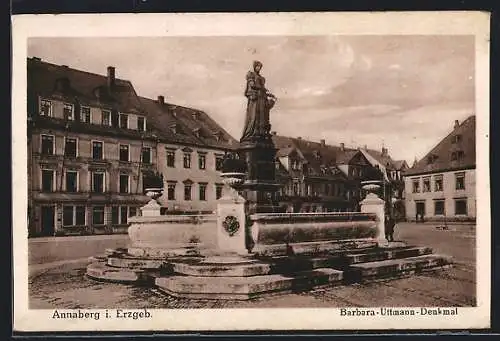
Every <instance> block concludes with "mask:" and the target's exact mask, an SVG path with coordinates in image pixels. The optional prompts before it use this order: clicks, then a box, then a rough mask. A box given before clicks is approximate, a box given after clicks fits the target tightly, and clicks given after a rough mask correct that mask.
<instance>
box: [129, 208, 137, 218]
mask: <svg viewBox="0 0 500 341" xmlns="http://www.w3.org/2000/svg"><path fill="white" fill-rule="evenodd" d="M136 215H137V208H136V207H129V208H128V216H129V217H135V216H136Z"/></svg>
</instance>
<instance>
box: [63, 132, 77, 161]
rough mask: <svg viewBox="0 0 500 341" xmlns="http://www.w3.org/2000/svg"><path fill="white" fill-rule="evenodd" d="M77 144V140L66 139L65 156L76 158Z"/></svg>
mask: <svg viewBox="0 0 500 341" xmlns="http://www.w3.org/2000/svg"><path fill="white" fill-rule="evenodd" d="M76 154H77V142H76V139H75V138H72V137H66V139H65V140H64V156H68V157H76Z"/></svg>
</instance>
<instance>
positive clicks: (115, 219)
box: [111, 206, 120, 225]
mask: <svg viewBox="0 0 500 341" xmlns="http://www.w3.org/2000/svg"><path fill="white" fill-rule="evenodd" d="M111 224H113V225H118V224H120V215H119V207H118V206H113V207H111Z"/></svg>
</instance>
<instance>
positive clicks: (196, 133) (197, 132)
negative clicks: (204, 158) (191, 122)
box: [193, 128, 201, 138]
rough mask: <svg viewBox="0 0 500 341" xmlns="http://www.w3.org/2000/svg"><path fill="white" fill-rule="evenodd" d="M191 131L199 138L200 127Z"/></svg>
mask: <svg viewBox="0 0 500 341" xmlns="http://www.w3.org/2000/svg"><path fill="white" fill-rule="evenodd" d="M193 133H194V135H195V136H196V137H198V138H200V137H201V129H200V128H196V129H194V130H193Z"/></svg>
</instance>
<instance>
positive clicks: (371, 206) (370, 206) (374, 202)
mask: <svg viewBox="0 0 500 341" xmlns="http://www.w3.org/2000/svg"><path fill="white" fill-rule="evenodd" d="M384 207H385V202H384V200H382V199H380V198H379V197H378V196H377V195H376V194H375V193H368V194H367V195H366V198H365V199H364V200H362V201H361V212H363V213H375V214H376V215H377V235H376V236H375V239H376V240H377V243H378V245H379V246H386V245H388V242H387V240H386V239H385V211H384Z"/></svg>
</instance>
